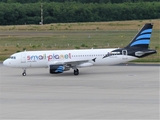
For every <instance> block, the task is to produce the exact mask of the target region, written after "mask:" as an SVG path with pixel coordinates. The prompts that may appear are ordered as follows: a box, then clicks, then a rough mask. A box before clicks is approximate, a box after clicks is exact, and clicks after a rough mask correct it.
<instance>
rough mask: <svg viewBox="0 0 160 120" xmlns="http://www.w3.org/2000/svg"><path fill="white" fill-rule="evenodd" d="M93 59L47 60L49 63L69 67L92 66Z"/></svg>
mask: <svg viewBox="0 0 160 120" xmlns="http://www.w3.org/2000/svg"><path fill="white" fill-rule="evenodd" d="M95 59H96V58H94V59H92V60H87V59H81V60H65V61H64V60H62V61H51V62H49V65H58V64H61V65H66V66H70V67H75V66H77V67H87V66H92V65H93V62H95Z"/></svg>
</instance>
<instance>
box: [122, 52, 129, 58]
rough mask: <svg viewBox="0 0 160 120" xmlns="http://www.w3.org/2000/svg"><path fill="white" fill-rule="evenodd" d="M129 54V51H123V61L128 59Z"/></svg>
mask: <svg viewBox="0 0 160 120" xmlns="http://www.w3.org/2000/svg"><path fill="white" fill-rule="evenodd" d="M127 55H128V52H127V50H122V59H127Z"/></svg>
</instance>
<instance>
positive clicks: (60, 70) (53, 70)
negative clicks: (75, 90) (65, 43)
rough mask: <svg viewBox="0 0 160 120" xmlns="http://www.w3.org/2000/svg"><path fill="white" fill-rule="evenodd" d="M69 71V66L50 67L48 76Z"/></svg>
mask: <svg viewBox="0 0 160 120" xmlns="http://www.w3.org/2000/svg"><path fill="white" fill-rule="evenodd" d="M67 70H70V67H69V66H64V65H62V64H59V65H50V74H58V73H63V71H67Z"/></svg>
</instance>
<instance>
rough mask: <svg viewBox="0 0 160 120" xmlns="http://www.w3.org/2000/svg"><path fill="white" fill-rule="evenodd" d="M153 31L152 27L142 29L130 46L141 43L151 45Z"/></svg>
mask: <svg viewBox="0 0 160 120" xmlns="http://www.w3.org/2000/svg"><path fill="white" fill-rule="evenodd" d="M151 33H152V29H147V30H144V31H142V32H141V33H140V35H139V36H138V37H137V38H136V40H135V41H134V42H133V43H132V44H131V45H130V46H131V47H132V46H135V45H141V44H147V45H149V43H150V38H151Z"/></svg>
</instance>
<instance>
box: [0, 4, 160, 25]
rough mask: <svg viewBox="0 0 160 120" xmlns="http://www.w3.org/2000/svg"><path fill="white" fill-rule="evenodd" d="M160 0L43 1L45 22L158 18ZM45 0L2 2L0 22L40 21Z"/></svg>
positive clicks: (37, 22)
mask: <svg viewBox="0 0 160 120" xmlns="http://www.w3.org/2000/svg"><path fill="white" fill-rule="evenodd" d="M159 7H160V2H137V3H132V2H130V3H128V2H127V3H120V4H117V3H114V4H112V3H108V4H105V3H101V4H99V3H80V2H78V3H77V2H65V3H60V2H50V3H47V2H45V3H43V19H44V24H48V23H69V22H100V21H116V20H143V19H158V18H159V17H160V9H159ZM40 21H41V3H40V2H39V3H26V4H21V3H10V4H8V3H3V2H2V3H0V25H20V24H39V22H40Z"/></svg>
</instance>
